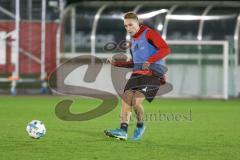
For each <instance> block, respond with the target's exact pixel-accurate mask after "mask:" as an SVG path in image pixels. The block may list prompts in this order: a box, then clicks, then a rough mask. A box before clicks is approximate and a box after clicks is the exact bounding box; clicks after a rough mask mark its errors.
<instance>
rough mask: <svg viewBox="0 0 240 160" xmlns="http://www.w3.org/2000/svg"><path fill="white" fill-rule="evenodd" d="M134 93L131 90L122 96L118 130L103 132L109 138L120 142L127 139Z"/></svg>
mask: <svg viewBox="0 0 240 160" xmlns="http://www.w3.org/2000/svg"><path fill="white" fill-rule="evenodd" d="M133 94H134V92H133V91H131V90H127V91H125V92H124V93H123V95H122V109H121V113H120V121H121V125H120V129H115V130H105V131H104V133H105V134H106V135H107V136H109V137H114V138H117V139H121V140H126V139H127V137H128V134H127V130H128V124H129V121H130V117H131V112H132V106H131V105H132V98H133Z"/></svg>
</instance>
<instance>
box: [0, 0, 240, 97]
mask: <svg viewBox="0 0 240 160" xmlns="http://www.w3.org/2000/svg"><path fill="white" fill-rule="evenodd" d="M239 7H240V3H238V2H234V1H232V2H230V1H223V2H220V3H218V2H214V1H212V2H211V1H209V2H207V1H206V2H199V1H193V2H188V1H187V2H174V1H169V2H166V1H162V2H160V1H159V2H157V1H155V2H151V3H148V2H141V3H139V2H138V1H122V2H121V1H117V2H101V1H89V2H87V1H81V2H79V1H65V0H49V1H47V0H42V1H39V0H1V3H0V19H1V22H0V37H1V38H0V46H1V47H0V48H1V52H0V86H1V87H0V94H12V95H16V94H40V93H42V94H47V93H48V94H49V93H50V92H49V89H48V84H47V79H48V76H49V74H50V73H51V72H52V71H53V70H54V69H55V68H56V67H57V66H58V65H60V64H61V63H63V62H64V61H66V60H68V59H70V58H73V57H76V56H79V55H94V56H97V57H100V58H102V59H106V58H107V57H109V56H112V55H113V54H116V53H124V54H127V55H128V54H129V50H119V49H118V50H114V51H111V52H107V51H106V50H104V46H105V45H106V44H107V43H108V42H116V43H117V44H119V43H120V42H121V41H123V40H129V36H128V35H126V32H125V29H124V27H123V23H122V15H123V13H124V12H127V11H135V12H136V13H138V14H139V16H140V17H141V21H142V23H143V24H146V25H148V26H150V27H151V28H154V29H156V30H158V31H159V33H160V34H161V35H162V36H163V38H164V39H165V40H167V42H168V44H169V45H170V47H171V50H172V52H171V55H170V56H169V57H168V58H167V59H166V61H165V63H166V65H167V67H168V68H169V72H168V75H167V77H168V81H169V82H170V83H172V84H173V86H174V90H173V91H172V92H171V93H169V94H167V95H165V97H195V98H196V97H197V98H201V97H203V98H204V97H208V98H223V99H228V98H229V97H238V96H239V92H240V78H239V77H240V69H239V68H240V67H239V64H240V58H239V50H240V49H239V34H240V32H239V27H240V14H239ZM109 67H110V66H108V65H106V67H105V68H104V70H103V71H102V72H103V73H102V74H103V75H106V74H108V73H107V72H109ZM80 72H81V70H79V73H80ZM75 74H78V73H75ZM77 81H79V80H78V79H76V80H75V79H72V80H71V82H69V83H74V84H77V83H78V84H79V82H77ZM103 82H108V83H111V81H109V77H106V76H102V77H101V78H100V81H99V83H98V84H96V85H95V86H94V87H95V88H96V89H99V90H101V89H103V88H105V89H106V90H108V91H109V92H114V89H113V87H112V85H100V84H103ZM56 83H57V81H56ZM104 84H106V83H104ZM80 85H86V84H80ZM101 87H102V88H101Z"/></svg>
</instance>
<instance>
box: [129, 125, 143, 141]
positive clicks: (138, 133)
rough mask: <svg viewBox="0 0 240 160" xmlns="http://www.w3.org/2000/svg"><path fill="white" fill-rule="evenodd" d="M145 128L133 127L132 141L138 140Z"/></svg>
mask: <svg viewBox="0 0 240 160" xmlns="http://www.w3.org/2000/svg"><path fill="white" fill-rule="evenodd" d="M145 129H146V127H145V126H143V127H141V128H138V127H137V128H135V130H134V134H133V137H132V140H134V141H137V140H140V139H141V137H142V135H143V133H144V131H145Z"/></svg>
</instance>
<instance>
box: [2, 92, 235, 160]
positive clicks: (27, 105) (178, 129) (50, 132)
mask: <svg viewBox="0 0 240 160" xmlns="http://www.w3.org/2000/svg"><path fill="white" fill-rule="evenodd" d="M61 99H63V97H54V96H49V97H41V96H39V97H34V96H32V97H31V96H17V97H10V96H2V97H0V126H1V128H0V159H1V160H14V159H16V160H32V159H35V160H40V159H41V160H44V159H46V160H48V159H50V160H61V159H67V160H82V159H86V160H91V159H93V160H95V159H107V160H111V159H126V160H129V159H140V158H141V159H162V160H173V159H177V160H203V159H208V160H227V159H229V160H232V159H239V157H240V152H239V151H240V149H239V148H240V144H239V142H240V125H239V122H240V116H239V113H240V100H229V101H223V100H173V99H162V100H155V101H153V102H152V103H151V104H149V103H148V102H144V107H145V112H146V115H147V116H146V117H145V118H146V120H147V122H146V127H147V129H146V132H145V134H144V137H143V138H142V140H141V141H138V142H133V141H130V140H128V141H119V140H114V139H111V138H108V137H105V136H104V135H103V130H104V129H106V128H116V127H118V125H119V124H118V123H119V111H120V105H118V107H117V108H116V109H115V110H113V111H112V112H110V113H108V114H106V115H104V116H102V117H99V118H96V119H93V120H90V121H85V122H66V121H62V120H60V119H58V118H57V117H56V116H55V113H54V109H55V105H56V104H57V103H58V102H59V101H60V100H61ZM99 103H100V101H99V100H92V99H76V100H75V102H74V104H73V106H72V108H71V111H72V112H74V113H79V112H84V111H87V110H91V109H92V108H94V107H95V106H96V105H97V104H99ZM160 115H161V116H160ZM33 119H38V120H42V121H43V122H44V123H45V125H46V128H47V134H46V136H45V137H44V138H43V139H40V140H35V139H31V138H30V137H28V136H27V133H26V131H25V128H26V124H27V123H28V122H30V121H31V120H33ZM134 127H135V124H134V122H133V120H132V123H131V125H130V126H129V136H131V135H132V132H133V129H134Z"/></svg>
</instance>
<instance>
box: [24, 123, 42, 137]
mask: <svg viewBox="0 0 240 160" xmlns="http://www.w3.org/2000/svg"><path fill="white" fill-rule="evenodd" d="M26 130H27V133H28V135H29V136H30V137H32V138H35V139H39V138H42V137H43V136H44V135H45V134H46V128H45V125H44V124H43V123H42V122H41V121H39V120H32V121H31V122H30V123H28V125H27V128H26Z"/></svg>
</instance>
